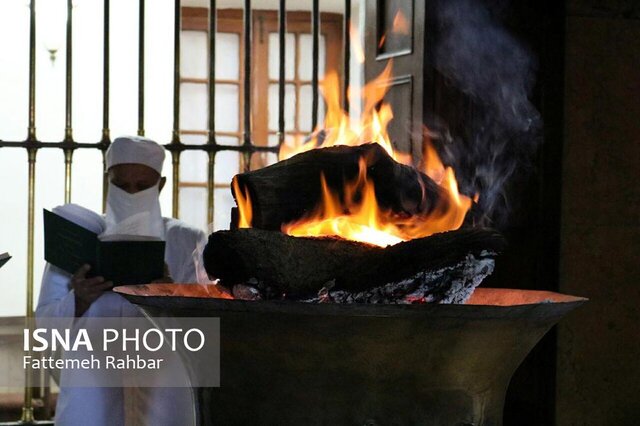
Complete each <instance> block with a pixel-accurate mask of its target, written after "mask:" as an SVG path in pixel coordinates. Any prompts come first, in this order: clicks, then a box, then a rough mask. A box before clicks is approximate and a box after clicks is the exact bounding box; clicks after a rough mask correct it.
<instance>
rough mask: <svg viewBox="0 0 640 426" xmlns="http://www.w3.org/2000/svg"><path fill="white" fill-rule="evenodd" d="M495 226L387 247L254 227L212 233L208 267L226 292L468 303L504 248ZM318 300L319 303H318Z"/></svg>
mask: <svg viewBox="0 0 640 426" xmlns="http://www.w3.org/2000/svg"><path fill="white" fill-rule="evenodd" d="M504 244H505V243H504V239H503V238H502V236H501V235H500V234H498V233H497V232H495V231H493V230H489V229H460V230H457V231H450V232H446V233H440V234H435V235H432V236H430V237H428V238H419V239H415V240H410V241H407V242H402V243H399V244H396V245H393V246H389V247H386V248H382V247H377V246H373V245H369V244H365V243H359V242H354V241H347V240H343V239H338V238H301V237H292V236H288V235H286V234H283V233H281V232H274V231H266V230H260V229H255V228H249V229H238V230H234V231H218V232H215V233H213V234H211V235H210V236H209V241H208V244H207V246H206V247H205V250H204V255H203V257H204V265H205V269H206V270H207V273H209V275H211V276H213V277H216V278H219V279H220V280H221V283H222V284H223V285H225V286H226V287H229V288H232V287H233V286H234V285H236V284H246V283H250V284H252V285H253V286H255V287H256V288H258V289H259V290H261V292H262V294H263V296H264V297H266V298H279V297H283V296H286V297H287V298H291V299H309V298H311V299H310V301H324V300H327V301H338V302H346V303H350V302H368V303H376V302H387V303H388V302H391V303H398V302H400V303H403V302H404V303H408V302H411V301H414V299H415V301H422V302H424V301H427V302H443V301H444V302H463V301H464V300H465V299H466V298H467V297H468V296H469V295H470V294H471V292H472V290H473V288H475V286H477V285H478V284H480V282H481V281H482V279H483V278H484V277H485V276H487V275H488V274H490V273H491V272H492V271H493V257H494V256H495V254H497V253H499V252H500V251H501V250H502V249H503V247H504ZM314 298H317V299H314Z"/></svg>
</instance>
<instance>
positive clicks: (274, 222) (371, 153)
mask: <svg viewBox="0 0 640 426" xmlns="http://www.w3.org/2000/svg"><path fill="white" fill-rule="evenodd" d="M361 159H363V160H364V161H365V163H366V168H367V177H368V178H369V179H371V180H372V181H373V183H374V186H375V193H376V200H377V201H378V203H379V204H380V206H381V207H382V208H383V209H390V210H392V211H394V212H395V213H398V214H401V215H402V214H406V215H412V216H413V215H424V214H428V213H429V212H431V211H432V209H433V208H434V207H435V206H436V202H437V201H438V200H440V199H442V198H443V195H442V189H441V188H440V187H439V186H438V185H437V184H436V183H435V182H434V181H433V180H432V179H431V178H429V177H428V176H427V175H425V174H423V173H420V172H419V171H418V170H416V169H415V168H413V167H410V166H406V165H403V164H400V163H398V162H396V161H395V160H393V159H392V158H391V157H390V156H389V155H388V154H387V152H386V151H385V150H384V148H382V147H381V146H380V145H378V144H375V143H370V144H365V145H360V146H334V147H330V148H322V149H314V150H311V151H307V152H303V153H301V154H298V155H295V156H293V157H291V158H290V159H288V160H284V161H280V162H278V163H276V164H273V165H271V166H269V167H265V168H263V169H259V170H255V171H251V172H247V173H241V174H239V175H237V176H236V177H235V179H237V183H238V186H239V188H241V190H242V191H248V194H249V197H250V199H251V205H252V216H253V219H252V226H253V227H254V228H260V229H269V230H280V229H281V227H282V225H283V224H286V223H290V222H292V221H295V220H298V219H300V218H301V217H303V216H304V215H305V214H307V213H309V212H310V211H312V210H313V209H314V208H315V207H316V206H317V205H318V203H319V202H320V199H321V175H323V176H324V178H325V180H326V182H327V185H328V187H329V188H330V189H331V190H332V192H335V193H338V194H340V196H342V195H343V188H344V186H345V182H349V181H352V180H354V179H356V178H357V176H358V172H359V162H360V160H361ZM232 192H233V196H234V198H235V199H236V200H237V194H236V193H235V189H234V188H233V187H232ZM234 216H235V215H234ZM236 217H237V216H236ZM236 222H237V220H236ZM233 225H234V222H233V221H232V229H233V228H234V227H235V226H233Z"/></svg>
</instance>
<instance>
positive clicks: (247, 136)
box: [243, 0, 252, 171]
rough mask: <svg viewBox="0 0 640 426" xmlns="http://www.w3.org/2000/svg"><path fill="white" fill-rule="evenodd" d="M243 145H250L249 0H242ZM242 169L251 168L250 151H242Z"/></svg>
mask: <svg viewBox="0 0 640 426" xmlns="http://www.w3.org/2000/svg"><path fill="white" fill-rule="evenodd" d="M243 23H244V31H243V33H244V81H243V83H244V93H243V95H244V96H243V98H244V105H243V106H244V111H243V112H244V114H243V116H244V119H243V135H244V142H243V145H244V147H247V148H248V147H251V39H252V37H251V0H245V1H244V19H243ZM243 160H244V161H243V162H244V170H245V171H249V170H250V168H251V151H250V150H248V149H247V150H245V151H243Z"/></svg>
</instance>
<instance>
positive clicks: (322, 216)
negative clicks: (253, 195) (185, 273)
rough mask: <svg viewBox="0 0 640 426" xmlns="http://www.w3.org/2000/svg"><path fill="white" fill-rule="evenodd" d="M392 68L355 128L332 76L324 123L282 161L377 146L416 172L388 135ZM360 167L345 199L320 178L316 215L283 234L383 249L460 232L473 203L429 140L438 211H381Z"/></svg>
mask: <svg viewBox="0 0 640 426" xmlns="http://www.w3.org/2000/svg"><path fill="white" fill-rule="evenodd" d="M395 21H396V22H394V27H398V32H403V31H405V30H407V29H408V27H407V25H408V24H407V22H406V19H405V18H404V17H403V16H399V17H396V19H395ZM353 31H354V32H355V30H353ZM360 50H361V49H360ZM360 50H358V49H356V50H355V51H356V52H359V51H360ZM392 67H393V65H392V62H391V61H389V62H388V64H387V66H386V67H385V68H384V70H383V71H382V73H381V74H380V75H379V76H378V77H376V78H375V79H374V80H372V81H370V82H369V83H368V84H366V85H365V87H364V88H363V89H362V90H361V92H360V93H361V100H362V105H363V110H362V114H361V117H360V120H359V121H358V122H357V123H354V122H352V120H351V117H349V115H348V114H347V113H346V112H345V111H344V110H343V109H342V106H341V99H340V80H339V78H338V75H337V73H335V72H332V73H328V74H327V75H326V77H325V79H324V80H323V82H322V83H321V87H320V89H321V92H322V95H323V97H324V100H325V103H326V106H327V108H326V110H327V112H326V115H325V119H324V123H323V124H322V125H320V126H319V127H318V128H316V129H315V131H314V133H313V135H312V137H311V138H310V139H309V140H307V141H306V142H300V140H299V139H293V140H289V141H286V142H285V143H284V144H283V145H282V146H281V149H280V154H279V157H280V160H284V159H287V158H290V157H292V156H293V155H296V154H299V153H301V152H305V151H308V150H311V149H316V148H326V147H331V146H335V145H349V146H357V145H361V144H363V143H369V142H375V143H378V144H379V145H380V146H382V147H383V148H384V149H385V151H386V152H387V153H388V154H389V155H390V156H391V157H392V158H393V159H394V160H395V161H397V162H399V163H402V164H405V165H409V166H413V164H414V162H413V159H412V157H411V156H410V155H409V154H406V153H402V152H399V151H397V150H395V149H394V148H393V144H392V143H391V138H390V137H389V134H388V132H387V126H388V124H389V122H390V121H391V120H392V119H393V110H392V108H391V106H390V105H389V104H388V103H387V102H384V100H383V99H384V96H385V94H386V92H387V90H388V88H389V81H390V80H391V79H392V77H393V73H392ZM427 134H428V132H425V135H427ZM359 166H360V167H359V173H358V176H357V177H356V178H355V179H354V180H353V181H352V182H346V183H345V186H344V188H343V191H341V193H342V195H340V194H338V193H337V192H333V191H332V190H331V188H329V186H328V185H327V182H326V180H325V178H324V176H322V177H321V182H320V183H321V187H322V197H321V200H320V203H319V204H318V205H317V207H316V209H315V210H314V211H312V212H310V213H309V214H308V215H306V216H305V217H303V218H301V219H299V220H297V221H295V222H293V223H288V224H285V225H283V227H282V231H283V232H285V233H286V234H289V235H292V236H315V237H321V236H335V237H340V238H344V239H348V240H353V241H360V242H365V243H369V244H374V245H377V246H381V247H385V246H388V245H393V244H397V243H399V242H402V241H407V240H411V239H414V238H422V237H427V236H429V235H432V234H434V233H438V232H445V231H449V230H454V229H458V228H459V227H460V226H461V225H462V223H463V221H464V218H465V215H466V213H467V211H468V210H469V209H470V208H471V205H472V203H473V201H472V200H471V198H469V197H468V196H466V195H463V194H460V192H459V191H458V183H457V181H456V178H455V173H454V171H453V169H452V168H451V167H447V166H445V165H444V164H443V163H442V161H441V160H440V157H439V156H438V153H437V151H436V149H435V148H434V147H433V145H432V144H431V141H430V139H429V138H428V136H427V137H425V140H424V152H423V159H422V165H421V167H420V169H421V171H422V172H423V173H425V174H426V175H427V176H429V177H430V178H431V179H432V180H434V181H435V182H436V183H437V184H438V185H439V188H440V192H441V194H440V196H439V197H438V200H437V202H436V205H433V206H430V207H431V208H429V209H428V213H424V214H416V215H413V216H408V215H406V214H405V215H401V214H398V213H396V212H393V211H389V210H385V209H383V208H382V207H380V205H379V204H378V202H377V200H376V194H375V186H374V183H373V180H371V179H369V178H368V177H367V166H366V163H365V160H364V159H360V164H359ZM233 185H234V190H235V193H236V197H237V202H238V208H239V213H240V218H239V227H240V228H247V227H250V226H251V215H252V211H251V199H250V197H249V194H248V191H240V190H239V187H238V183H237V180H236V179H234V182H233ZM476 197H477V196H476Z"/></svg>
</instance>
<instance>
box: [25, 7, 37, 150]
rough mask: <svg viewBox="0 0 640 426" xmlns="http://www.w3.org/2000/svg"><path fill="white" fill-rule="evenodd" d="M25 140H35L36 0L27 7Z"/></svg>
mask: <svg viewBox="0 0 640 426" xmlns="http://www.w3.org/2000/svg"><path fill="white" fill-rule="evenodd" d="M27 141H28V142H35V141H36V0H31V7H30V8H29V130H28V133H27Z"/></svg>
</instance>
